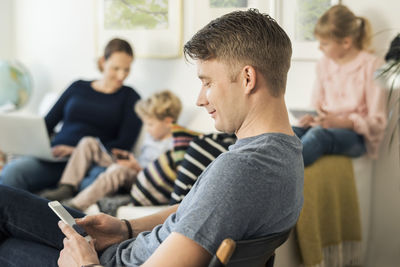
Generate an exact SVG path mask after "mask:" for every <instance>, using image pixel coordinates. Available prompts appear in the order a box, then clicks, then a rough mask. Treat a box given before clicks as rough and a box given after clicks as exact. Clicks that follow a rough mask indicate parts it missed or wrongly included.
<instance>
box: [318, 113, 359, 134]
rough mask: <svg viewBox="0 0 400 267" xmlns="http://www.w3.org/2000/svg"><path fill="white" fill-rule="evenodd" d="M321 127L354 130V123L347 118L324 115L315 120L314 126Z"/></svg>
mask: <svg viewBox="0 0 400 267" xmlns="http://www.w3.org/2000/svg"><path fill="white" fill-rule="evenodd" d="M317 125H319V126H321V127H322V128H343V129H350V130H352V129H353V122H352V121H351V120H349V119H348V118H346V117H343V116H338V115H333V114H330V113H324V114H321V115H320V116H318V117H317V118H315V121H314V122H313V123H312V126H317Z"/></svg>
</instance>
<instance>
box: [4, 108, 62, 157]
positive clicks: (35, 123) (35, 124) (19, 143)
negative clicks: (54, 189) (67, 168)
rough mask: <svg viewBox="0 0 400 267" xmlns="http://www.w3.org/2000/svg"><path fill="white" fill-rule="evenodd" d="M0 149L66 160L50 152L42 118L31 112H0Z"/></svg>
mask: <svg viewBox="0 0 400 267" xmlns="http://www.w3.org/2000/svg"><path fill="white" fill-rule="evenodd" d="M0 150H1V151H3V152H5V153H10V154H15V155H24V156H33V157H37V158H39V159H42V160H47V161H66V160H67V159H68V158H56V157H54V156H53V155H52V153H51V146H50V138H49V136H48V133H47V129H46V124H45V122H44V118H43V117H40V116H37V115H31V114H10V113H0Z"/></svg>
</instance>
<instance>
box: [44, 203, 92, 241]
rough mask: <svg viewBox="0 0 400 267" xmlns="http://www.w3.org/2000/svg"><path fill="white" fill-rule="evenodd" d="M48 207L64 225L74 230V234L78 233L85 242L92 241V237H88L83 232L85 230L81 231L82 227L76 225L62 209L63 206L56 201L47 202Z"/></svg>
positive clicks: (70, 216)
mask: <svg viewBox="0 0 400 267" xmlns="http://www.w3.org/2000/svg"><path fill="white" fill-rule="evenodd" d="M48 205H49V207H50V208H51V209H52V210H53V211H54V213H55V214H57V216H58V217H59V218H60V219H61V220H62V221H63V222H64V223H66V224H68V225H69V226H71V227H72V228H74V230H75V231H76V232H78V234H80V235H81V236H83V237H84V238H85V239H86V241H87V242H89V241H91V240H92V237H91V236H90V235H88V234H87V233H86V232H85V230H83V228H82V227H80V226H79V225H77V224H76V222H75V220H74V218H73V217H72V215H71V214H70V213H69V212H68V211H67V210H66V209H65V208H64V207H63V205H61V203H60V202H58V201H57V200H56V201H51V202H49V204H48Z"/></svg>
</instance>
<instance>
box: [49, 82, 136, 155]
mask: <svg viewBox="0 0 400 267" xmlns="http://www.w3.org/2000/svg"><path fill="white" fill-rule="evenodd" d="M139 99H140V96H139V95H138V94H137V93H136V92H135V91H134V90H133V89H132V88H131V87H128V86H122V87H121V88H120V89H119V90H118V91H117V92H115V93H112V94H104V93H101V92H98V91H95V90H94V89H93V88H92V87H91V81H81V80H80V81H76V82H74V83H73V84H72V85H71V86H70V87H68V88H67V90H65V92H64V93H63V94H62V95H61V97H60V98H59V99H58V101H57V102H56V104H55V105H54V106H53V107H52V109H51V110H50V112H49V113H48V114H47V115H46V117H45V121H46V126H47V130H48V132H49V134H51V133H52V132H53V130H54V127H55V126H56V125H57V124H58V123H59V122H60V121H62V122H63V126H62V128H61V130H60V132H58V133H57V134H56V135H55V137H54V139H53V140H52V145H53V146H54V145H60V144H63V145H69V146H76V145H77V143H78V142H79V140H80V139H81V138H82V137H84V136H94V137H99V138H100V140H101V141H102V143H103V144H104V145H105V146H106V147H107V148H108V149H110V148H120V149H126V150H130V149H131V148H132V146H133V144H134V142H135V141H136V139H137V137H138V135H139V131H140V128H141V126H142V122H141V121H140V119H139V118H138V117H137V115H136V113H135V112H134V109H133V108H134V104H135V103H136V101H137V100H139Z"/></svg>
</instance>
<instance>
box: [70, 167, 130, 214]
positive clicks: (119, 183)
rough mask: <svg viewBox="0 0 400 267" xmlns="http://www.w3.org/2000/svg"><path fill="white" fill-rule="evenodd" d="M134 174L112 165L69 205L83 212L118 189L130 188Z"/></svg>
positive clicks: (126, 169)
mask: <svg viewBox="0 0 400 267" xmlns="http://www.w3.org/2000/svg"><path fill="white" fill-rule="evenodd" d="M136 174H137V172H136V171H134V170H132V169H129V168H126V167H124V166H120V165H118V164H113V165H111V166H110V167H108V168H107V170H106V171H105V172H103V173H101V174H100V175H99V177H98V178H97V179H96V181H94V183H93V184H91V185H90V186H89V187H87V188H85V190H83V191H81V192H80V193H79V194H78V195H76V196H75V197H74V198H73V199H72V200H71V202H70V203H71V204H72V205H73V206H74V207H77V208H78V209H80V210H85V209H87V208H88V207H89V206H90V205H92V204H94V203H96V201H98V200H99V199H101V198H103V197H105V196H106V195H108V194H111V193H115V192H117V191H118V189H119V188H121V187H128V186H129V187H130V186H131V185H132V184H133V183H134V181H135V180H136Z"/></svg>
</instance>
